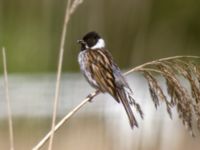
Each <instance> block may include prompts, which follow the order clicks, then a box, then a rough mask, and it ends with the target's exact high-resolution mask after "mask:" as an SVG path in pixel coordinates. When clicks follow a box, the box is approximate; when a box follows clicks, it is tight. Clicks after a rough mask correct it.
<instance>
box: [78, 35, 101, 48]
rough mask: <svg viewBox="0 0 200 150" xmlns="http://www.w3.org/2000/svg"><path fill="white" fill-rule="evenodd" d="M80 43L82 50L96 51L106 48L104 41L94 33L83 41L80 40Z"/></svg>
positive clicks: (86, 36)
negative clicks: (96, 49)
mask: <svg viewBox="0 0 200 150" xmlns="http://www.w3.org/2000/svg"><path fill="white" fill-rule="evenodd" d="M78 43H79V44H81V50H86V49H95V48H100V47H104V46H105V43H104V41H103V39H101V37H100V35H99V34H98V33H96V32H94V31H92V32H89V33H87V34H86V35H85V36H84V37H83V38H82V40H78Z"/></svg>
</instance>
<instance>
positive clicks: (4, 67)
mask: <svg viewBox="0 0 200 150" xmlns="http://www.w3.org/2000/svg"><path fill="white" fill-rule="evenodd" d="M2 55H3V70H4V87H5V95H6V102H7V113H8V126H9V140H10V150H14V134H13V121H12V111H11V106H10V96H9V90H8V73H7V63H6V62H7V61H6V52H5V48H4V47H3V48H2Z"/></svg>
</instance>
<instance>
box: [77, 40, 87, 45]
mask: <svg viewBox="0 0 200 150" xmlns="http://www.w3.org/2000/svg"><path fill="white" fill-rule="evenodd" d="M77 43H78V44H83V45H85V42H84V41H83V40H77Z"/></svg>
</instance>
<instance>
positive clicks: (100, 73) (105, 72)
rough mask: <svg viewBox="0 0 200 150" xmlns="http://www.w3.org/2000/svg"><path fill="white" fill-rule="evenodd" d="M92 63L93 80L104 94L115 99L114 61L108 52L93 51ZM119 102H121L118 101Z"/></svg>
mask: <svg viewBox="0 0 200 150" xmlns="http://www.w3.org/2000/svg"><path fill="white" fill-rule="evenodd" d="M89 55H90V56H89V57H91V58H92V59H91V60H92V61H91V62H90V63H89V66H90V67H89V68H90V72H91V74H92V78H93V79H94V80H95V81H96V83H97V85H98V88H99V89H100V90H101V91H102V92H108V93H109V94H111V95H112V96H113V97H114V98H115V99H116V97H117V95H116V83H115V76H114V74H113V67H112V65H113V59H112V56H111V55H110V54H109V53H108V52H107V51H106V50H95V51H94V50H91V51H90V54H89ZM116 100H117V101H118V102H119V100H118V99H116Z"/></svg>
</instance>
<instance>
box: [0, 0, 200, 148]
mask: <svg viewBox="0 0 200 150" xmlns="http://www.w3.org/2000/svg"><path fill="white" fill-rule="evenodd" d="M66 3H67V0H0V47H2V46H5V47H6V49H7V51H6V52H7V63H8V64H7V65H8V73H9V74H8V75H9V83H10V84H9V90H10V97H11V107H12V111H13V118H14V121H13V122H14V138H15V139H14V140H15V145H16V149H19V150H27V149H31V148H32V147H33V146H34V145H35V144H36V143H37V142H38V141H39V140H40V139H41V138H42V137H43V136H44V135H45V134H46V133H47V132H48V131H49V130H50V126H51V114H52V108H53V99H54V91H55V79H56V70H57V64H58V55H59V45H60V37H61V32H62V26H63V20H64V13H65V8H66ZM199 18H200V1H197V0H190V1H189V0H123V1H122V0H85V1H84V3H83V4H81V5H80V7H79V8H78V9H77V11H76V12H75V13H74V14H73V16H72V18H71V19H70V22H69V26H68V32H67V37H66V46H65V53H64V62H63V71H64V73H63V76H62V79H61V92H60V101H59V108H58V118H59V119H60V118H62V117H63V116H64V115H65V114H66V113H67V112H69V111H70V110H71V109H72V108H73V107H74V106H75V105H77V104H78V103H80V101H81V100H82V99H83V98H84V97H85V96H86V95H88V93H89V92H91V91H92V90H93V89H92V88H91V87H90V86H89V85H88V84H87V83H86V81H85V79H84V78H83V76H81V74H80V73H79V66H78V63H77V55H78V53H79V46H78V45H77V44H76V41H77V40H78V39H80V38H82V36H83V35H84V34H85V33H87V32H89V31H91V30H95V31H97V32H99V33H100V34H101V35H102V37H103V38H104V39H105V41H106V45H107V48H108V49H109V51H111V53H112V54H113V57H114V59H115V61H116V62H117V64H119V66H120V68H122V69H129V68H132V67H134V66H137V65H139V64H142V63H144V62H146V61H150V60H154V59H158V58H162V57H168V56H174V55H198V56H199V55H200V19H199ZM2 72H3V69H2V55H1V53H0V149H2V150H4V149H5V150H7V149H9V138H8V124H7V113H6V102H5V92H4V84H3V74H2ZM127 79H128V82H129V83H130V86H131V88H132V89H133V91H134V96H135V97H136V100H137V101H138V102H139V103H140V104H141V106H142V108H143V111H144V114H145V116H144V120H140V119H139V118H138V116H137V119H138V121H139V125H140V127H139V128H138V129H134V130H131V129H130V127H129V124H128V120H127V118H126V114H125V112H124V110H123V108H122V106H121V105H118V104H117V103H116V102H115V101H114V100H113V99H112V98H111V97H110V96H108V95H102V94H101V95H100V96H98V97H97V98H95V100H96V101H95V103H91V104H90V105H87V106H86V107H84V108H82V110H80V112H78V113H77V114H76V115H75V116H74V117H72V119H71V120H70V121H69V122H67V123H66V124H65V125H64V126H63V127H62V128H61V130H59V131H58V132H57V133H56V137H55V142H54V148H55V149H58V150H66V149H73V150H80V149H82V150H94V149H95V150H133V149H137V150H161V149H162V150H169V149H170V150H189V149H193V150H199V147H200V142H199V140H200V137H197V138H195V139H194V138H192V137H191V136H190V135H189V133H188V132H187V130H186V129H185V128H184V127H183V125H182V124H181V121H180V120H178V117H177V115H176V113H175V115H174V118H173V120H170V119H169V117H168V116H167V114H166V112H165V107H159V108H158V110H157V111H155V108H154V107H153V104H152V102H151V99H150V96H149V92H148V86H147V84H146V82H145V80H144V79H143V78H142V76H141V75H140V74H133V75H132V76H128V78H127ZM161 84H162V85H164V84H165V83H164V81H161ZM174 112H175V111H174ZM59 119H58V120H59ZM46 148H47V145H45V147H44V148H43V149H46Z"/></svg>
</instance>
